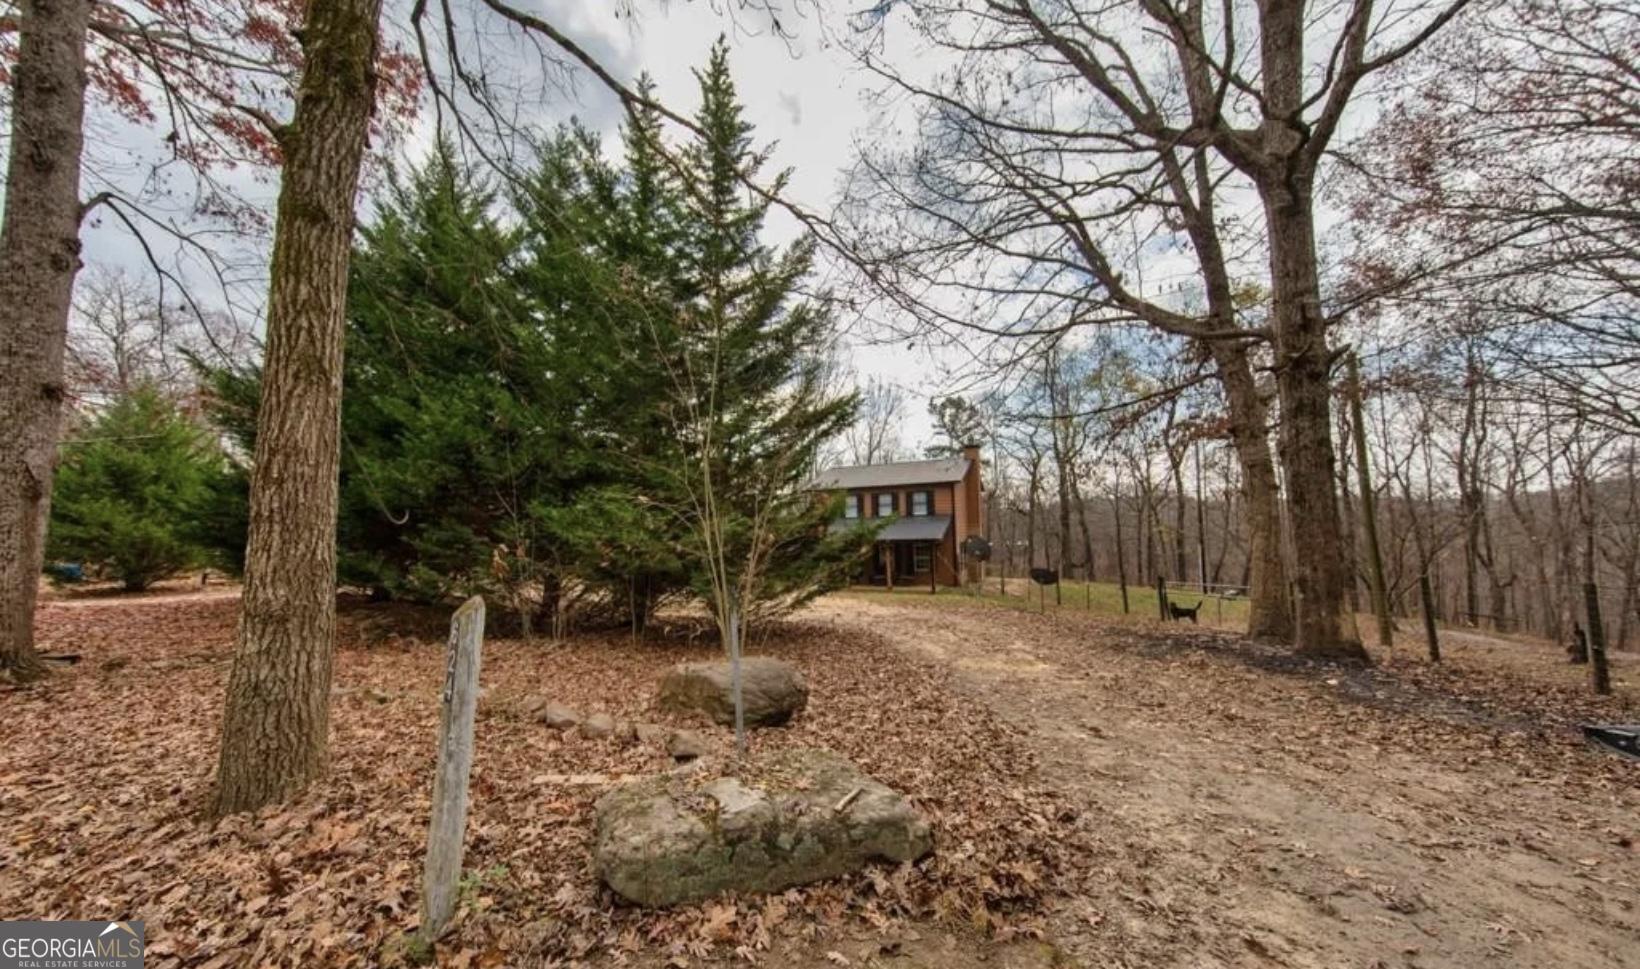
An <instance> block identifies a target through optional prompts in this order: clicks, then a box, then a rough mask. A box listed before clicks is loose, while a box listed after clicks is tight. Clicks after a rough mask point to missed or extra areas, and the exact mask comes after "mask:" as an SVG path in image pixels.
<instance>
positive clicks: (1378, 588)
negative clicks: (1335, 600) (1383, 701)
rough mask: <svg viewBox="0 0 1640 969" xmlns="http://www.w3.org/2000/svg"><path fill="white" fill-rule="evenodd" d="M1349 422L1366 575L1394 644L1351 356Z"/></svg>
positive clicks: (1357, 374) (1385, 635)
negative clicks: (1352, 434)
mask: <svg viewBox="0 0 1640 969" xmlns="http://www.w3.org/2000/svg"><path fill="white" fill-rule="evenodd" d="M1350 423H1351V426H1352V427H1353V428H1354V430H1355V471H1356V474H1358V475H1359V476H1360V478H1361V525H1362V528H1363V529H1364V530H1365V534H1366V538H1367V576H1368V577H1369V578H1370V579H1371V580H1372V614H1373V616H1374V617H1375V618H1376V619H1377V621H1378V645H1380V646H1382V647H1384V648H1385V649H1389V648H1390V647H1391V646H1393V645H1395V632H1394V629H1395V626H1394V623H1393V621H1392V620H1391V619H1390V615H1389V587H1388V586H1387V585H1386V584H1385V582H1384V555H1383V552H1382V549H1381V547H1380V546H1379V544H1378V498H1377V494H1376V493H1375V492H1374V491H1373V487H1372V465H1371V461H1370V458H1371V455H1370V452H1369V451H1368V449H1367V419H1366V415H1365V414H1364V413H1362V409H1361V365H1360V363H1358V362H1357V361H1356V359H1355V355H1354V354H1351V355H1350Z"/></svg>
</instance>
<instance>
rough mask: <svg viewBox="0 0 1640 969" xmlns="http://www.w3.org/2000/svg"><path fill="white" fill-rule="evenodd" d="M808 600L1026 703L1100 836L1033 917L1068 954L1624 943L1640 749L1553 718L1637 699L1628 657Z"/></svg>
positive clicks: (1555, 949)
mask: <svg viewBox="0 0 1640 969" xmlns="http://www.w3.org/2000/svg"><path fill="white" fill-rule="evenodd" d="M812 609H813V611H814V614H815V615H816V616H817V617H824V618H827V619H829V620H830V621H833V622H836V623H839V624H849V625H856V626H859V627H862V628H864V629H867V630H870V631H871V632H873V633H875V634H876V635H879V636H881V637H883V638H884V639H886V640H887V641H888V642H889V643H891V644H892V645H893V646H894V647H896V648H898V649H902V650H907V651H911V652H914V653H918V654H922V655H926V656H931V657H934V658H936V659H939V660H942V661H944V662H946V663H948V664H950V666H951V667H952V668H954V669H955V670H956V671H957V672H958V674H959V681H960V682H961V683H962V684H963V685H964V688H965V689H970V690H972V691H973V692H974V693H975V694H976V695H977V696H979V697H981V698H983V699H984V700H985V701H986V702H987V703H989V704H991V705H992V706H993V707H994V708H995V709H996V710H997V711H998V712H999V713H1001V714H1002V715H1003V716H1004V717H1005V718H1007V719H1009V720H1012V721H1014V722H1015V723H1016V724H1018V725H1020V726H1022V727H1024V728H1026V730H1027V731H1028V733H1029V735H1030V737H1031V738H1032V739H1031V742H1032V744H1033V746H1034V747H1035V750H1036V753H1037V755H1038V757H1039V759H1040V763H1041V770H1042V772H1043V773H1044V775H1045V777H1044V780H1045V781H1046V782H1047V783H1048V784H1049V785H1050V786H1052V787H1055V788H1058V789H1060V790H1061V791H1062V792H1064V793H1065V794H1067V795H1069V796H1071V797H1072V798H1074V799H1075V800H1076V801H1078V802H1080V803H1081V804H1083V805H1084V808H1085V814H1084V816H1083V820H1082V822H1081V823H1084V824H1091V825H1092V826H1093V827H1094V830H1095V831H1096V832H1097V843H1098V844H1099V845H1100V846H1101V854H1102V857H1100V858H1098V859H1096V860H1095V862H1094V864H1093V865H1091V866H1090V870H1089V871H1088V872H1087V877H1086V882H1085V884H1084V885H1083V886H1082V887H1081V889H1080V891H1079V892H1078V895H1077V896H1076V897H1073V898H1070V899H1067V900H1065V901H1064V902H1063V903H1062V904H1060V905H1059V906H1058V911H1057V914H1056V916H1055V919H1054V925H1055V935H1056V938H1055V939H1054V940H1053V941H1054V943H1055V944H1056V945H1057V946H1058V947H1059V949H1060V951H1062V952H1063V953H1064V954H1065V955H1067V956H1069V957H1071V958H1072V959H1074V960H1075V961H1077V962H1079V963H1082V964H1085V965H1088V966H1099V967H1107V966H1132V967H1148V969H1162V967H1181V969H1183V967H1191V969H1210V967H1223V966H1248V967H1252V966H1259V967H1272V966H1289V967H1315V969H1344V967H1426V969H1437V967H1441V969H1476V967H1484V966H1520V967H1534V969H1536V967H1553V969H1616V967H1627V966H1640V907H1637V906H1640V847H1637V842H1640V763H1635V762H1632V761H1628V760H1624V759H1622V758H1620V757H1617V756H1615V755H1607V754H1604V753H1601V752H1599V751H1596V750H1593V749H1590V748H1587V747H1585V746H1584V745H1583V744H1582V742H1581V741H1580V740H1579V739H1578V736H1577V734H1576V733H1575V731H1574V730H1573V729H1572V727H1573V724H1575V722H1576V721H1577V720H1579V719H1609V720H1629V721H1633V720H1640V702H1637V699H1636V694H1637V692H1640V670H1637V668H1636V665H1635V664H1633V663H1632V662H1631V663H1628V664H1625V665H1620V666H1619V667H1618V679H1619V681H1620V682H1619V690H1618V696H1617V697H1615V698H1609V699H1603V700H1596V699H1594V698H1592V697H1587V696H1585V694H1584V693H1583V691H1582V690H1581V688H1580V686H1579V684H1578V683H1577V681H1576V680H1575V679H1569V678H1568V677H1569V676H1570V675H1571V674H1569V673H1567V671H1564V670H1562V669H1559V668H1556V667H1555V666H1554V665H1553V664H1554V663H1555V661H1556V657H1553V656H1546V657H1543V658H1542V659H1541V661H1540V660H1539V659H1538V658H1537V657H1535V656H1528V657H1526V659H1525V660H1524V661H1521V658H1520V657H1518V656H1517V657H1512V659H1514V660H1516V661H1515V662H1511V663H1498V664H1494V663H1491V662H1490V661H1489V660H1488V657H1487V656H1486V655H1485V651H1484V650H1482V649H1480V647H1477V646H1474V645H1469V646H1460V647H1459V648H1457V649H1454V650H1453V651H1452V652H1453V654H1454V655H1452V656H1449V657H1448V661H1447V663H1446V664H1445V665H1444V666H1443V667H1442V668H1440V669H1431V668H1429V667H1428V666H1427V664H1424V663H1422V661H1420V660H1415V659H1414V658H1411V657H1406V658H1403V659H1401V660H1391V661H1390V662H1387V663H1385V664H1383V665H1381V666H1380V667H1378V668H1377V669H1375V670H1372V671H1352V670H1346V669H1339V668H1333V667H1327V666H1321V665H1316V664H1308V663H1296V662H1293V661H1291V660H1290V659H1288V658H1287V657H1285V656H1284V655H1283V654H1281V653H1279V652H1277V651H1275V650H1269V649H1261V648H1259V647H1257V646H1255V645H1252V644H1248V643H1245V642H1244V641H1242V640H1240V639H1238V638H1236V637H1232V636H1227V635H1222V634H1218V633H1212V632H1207V631H1197V630H1194V629H1190V628H1189V627H1184V626H1174V627H1166V628H1165V630H1164V627H1161V626H1160V625H1159V624H1148V625H1145V624H1123V623H1115V622H1111V621H1108V620H1107V621H1099V620H1095V619H1091V618H1087V617H1081V616H1064V615H1057V616H1056V615H1037V614H1032V613H1027V612H1023V611H1018V610H1008V609H999V608H997V607H995V606H993V605H986V604H983V603H975V604H972V605H968V604H965V603H963V602H961V601H954V599H952V598H944V599H942V601H940V602H938V603H935V602H929V603H927V604H923V605H918V604H917V603H916V601H915V600H914V599H911V598H909V597H908V599H907V601H906V602H905V603H904V604H901V603H899V602H893V603H885V602H881V601H868V600H866V599H863V598H859V597H850V596H838V597H833V598H830V599H827V600H824V601H822V602H820V603H818V604H816V605H815V606H813V607H812ZM1500 645H1506V646H1507V648H1510V649H1525V648H1526V647H1521V646H1518V645H1514V644H1500ZM1539 667H1541V676H1540V677H1538V678H1535V679H1534V677H1533V675H1532V673H1531V672H1530V671H1532V670H1535V669H1538V668H1539ZM1500 670H1501V672H1499V671H1500Z"/></svg>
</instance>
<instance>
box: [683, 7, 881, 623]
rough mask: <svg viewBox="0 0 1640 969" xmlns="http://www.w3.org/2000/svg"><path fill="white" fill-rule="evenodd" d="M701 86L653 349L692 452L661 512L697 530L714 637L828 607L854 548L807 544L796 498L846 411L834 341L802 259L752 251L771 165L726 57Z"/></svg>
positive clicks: (702, 589)
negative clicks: (777, 612)
mask: <svg viewBox="0 0 1640 969" xmlns="http://www.w3.org/2000/svg"><path fill="white" fill-rule="evenodd" d="M697 78H698V79H699V83H700V90H701V107H700V111H699V113H698V115H697V116H696V118H695V122H696V126H697V128H698V131H699V134H698V135H697V136H696V138H695V140H694V142H693V143H692V144H691V145H690V146H689V147H688V149H687V151H685V152H684V154H683V160H684V164H683V166H682V167H683V169H684V172H683V178H684V181H685V186H684V187H685V194H684V209H685V213H686V220H685V231H684V239H683V245H682V252H681V255H682V261H683V263H684V265H685V266H687V267H688V281H689V284H688V285H687V286H686V287H684V288H683V290H682V291H681V292H680V293H679V294H678V295H679V296H680V298H681V305H680V312H679V314H678V315H677V317H676V322H675V326H674V329H673V330H672V331H671V332H670V333H668V332H666V331H663V330H660V329H659V328H657V329H656V338H657V343H658V344H660V347H659V349H660V350H661V351H662V354H663V356H666V357H668V359H669V360H670V361H671V363H670V367H671V372H670V373H669V374H668V377H669V380H670V384H671V389H672V392H673V396H674V400H673V402H672V414H673V415H674V419H675V420H676V421H677V424H678V426H679V428H680V431H681V433H680V437H681V439H682V442H683V444H684V447H685V450H686V451H687V452H688V453H687V454H686V459H685V460H684V461H682V462H679V463H677V464H676V465H674V466H673V467H672V468H671V469H670V470H671V471H672V479H673V480H672V491H671V494H670V496H669V497H670V499H671V500H672V501H673V502H674V503H675V504H676V506H678V507H681V508H684V509H686V510H687V511H688V512H689V514H690V516H691V517H692V518H693V519H694V524H695V529H694V530H695V533H696V535H695V537H696V539H697V540H696V541H695V543H694V546H695V547H694V555H695V558H696V562H697V567H696V568H695V569H694V586H695V591H696V592H697V593H698V594H700V595H702V596H706V597H708V598H709V599H711V600H714V605H715V606H716V607H717V610H718V613H719V623H720V625H723V624H724V623H725V620H726V619H727V618H728V616H729V615H730V614H731V613H738V614H739V615H740V616H743V617H748V618H750V617H751V616H752V614H753V613H755V612H767V611H771V610H774V609H779V608H786V607H789V606H791V605H794V604H796V603H798V602H801V601H803V600H805V599H807V598H810V597H812V596H813V595H816V594H818V593H820V592H822V591H824V590H825V589H826V588H828V587H829V584H830V583H831V582H834V581H837V580H839V579H840V577H841V575H842V574H843V568H844V567H845V565H846V564H847V563H849V562H850V561H852V559H853V557H854V555H855V554H856V553H857V552H858V551H859V542H860V539H859V536H856V535H852V534H842V535H834V536H830V537H828V538H825V539H821V538H818V537H817V536H821V535H825V534H826V529H827V525H828V523H829V521H830V520H831V518H832V517H833V516H834V515H835V512H836V509H834V508H831V507H829V506H827V505H826V504H825V503H821V502H817V501H815V500H814V499H813V497H812V496H811V495H809V494H807V493H806V492H805V491H804V487H803V486H804V483H805V482H806V481H807V480H808V479H809V477H810V476H811V475H812V473H813V471H814V466H815V460H816V457H817V455H818V453H819V449H820V446H821V445H822V444H823V443H824V442H825V441H826V440H828V439H829V438H831V437H833V436H835V435H836V434H838V433H839V432H841V431H842V429H843V428H845V427H846V426H847V425H848V424H849V422H850V421H852V419H853V416H854V409H855V404H856V399H855V398H854V396H852V395H832V394H829V393H828V392H827V390H826V388H825V382H824V379H823V372H824V356H825V353H826V352H827V350H828V349H829V348H830V346H831V343H832V339H833V335H834V327H833V324H832V321H831V318H830V316H829V315H828V314H827V312H826V310H825V308H824V307H823V305H822V304H820V303H818V302H815V301H812V300H807V299H802V298H800V297H799V296H798V294H797V290H798V287H799V285H800V284H801V283H802V281H803V280H804V279H805V278H806V277H807V275H808V273H809V271H810V268H811V266H812V263H813V256H814V252H813V246H812V243H810V242H809V241H807V240H805V241H802V242H798V243H796V244H794V245H792V246H790V247H789V248H787V249H785V250H784V251H776V250H774V249H772V248H770V247H768V246H766V245H764V244H763V242H762V241H761V238H760V236H761V233H762V229H763V225H764V221H765V219H766V216H767V214H768V205H769V203H768V201H767V199H766V198H763V197H759V196H756V195H754V194H753V193H752V192H751V191H750V190H749V188H748V187H747V186H748V185H749V184H750V183H752V182H753V181H754V180H755V178H756V177H757V176H758V173H759V171H760V169H761V168H762V166H763V164H764V160H765V159H764V156H763V155H761V154H759V153H757V152H755V151H754V150H753V148H752V147H751V126H750V125H749V124H748V123H747V122H746V121H745V119H744V116H743V111H742V107H741V104H740V102H739V99H738V97H737V95H736V92H735V87H734V82H733V79H732V77H731V75H730V70H729V62H728V45H727V43H726V42H725V41H723V40H722V39H719V41H718V43H717V44H716V45H714V47H713V48H712V53H711V57H710V59H709V61H708V63H707V66H706V68H705V69H704V70H702V71H699V72H697ZM775 182H776V190H778V188H779V186H780V185H781V184H783V183H784V182H785V176H784V175H782V176H780V177H779V178H777V179H776V180H775ZM669 337H670V338H671V339H675V340H676V341H677V347H676V352H675V353H668V352H667V351H669V350H672V349H673V348H671V347H668V346H666V345H665V341H666V340H667V339H668V338H669ZM708 506H709V507H708ZM705 519H711V521H706V520H705Z"/></svg>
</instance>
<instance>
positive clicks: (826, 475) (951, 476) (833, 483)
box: [809, 457, 968, 491]
mask: <svg viewBox="0 0 1640 969" xmlns="http://www.w3.org/2000/svg"><path fill="white" fill-rule="evenodd" d="M967 473H968V459H967V458H964V457H954V458H934V459H932V460H929V461H896V462H894V463H893V464H862V465H858V466H856V467H852V468H830V469H828V470H825V471H822V472H820V473H819V474H817V475H815V476H814V480H813V481H812V482H810V483H809V487H811V488H813V489H814V490H816V491H829V490H832V489H837V488H841V489H845V490H848V489H853V488H900V487H904V486H906V485H920V484H945V483H946V482H948V481H961V480H962V478H963V475H965V474H967Z"/></svg>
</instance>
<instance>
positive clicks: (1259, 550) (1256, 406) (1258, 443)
mask: <svg viewBox="0 0 1640 969" xmlns="http://www.w3.org/2000/svg"><path fill="white" fill-rule="evenodd" d="M1208 346H1209V348H1210V349H1211V350H1212V352H1213V360H1214V363H1215V364H1216V365H1217V367H1218V372H1219V382H1220V384H1221V385H1222V386H1223V387H1224V397H1225V401H1226V403H1227V404H1228V406H1229V410H1230V433H1231V437H1232V441H1233V443H1234V444H1235V448H1236V461H1237V463H1238V464H1240V465H1241V491H1242V496H1243V498H1244V499H1245V500H1246V502H1247V545H1248V565H1249V569H1250V572H1249V575H1248V589H1247V594H1248V596H1249V602H1248V609H1247V635H1249V636H1265V637H1270V638H1272V639H1277V640H1280V641H1281V642H1290V641H1291V640H1292V637H1293V614H1292V612H1291V610H1289V609H1288V607H1287V566H1286V563H1285V562H1284V561H1283V560H1282V557H1281V491H1280V489H1279V488H1278V487H1277V485H1276V465H1275V459H1274V458H1273V457H1272V456H1271V454H1270V436H1269V431H1268V427H1269V417H1268V409H1267V408H1266V407H1265V404H1264V400H1263V398H1261V397H1260V396H1259V393H1258V384H1257V383H1256V382H1255V381H1254V379H1253V368H1252V366H1251V365H1250V364H1249V363H1248V360H1247V349H1246V347H1245V346H1244V345H1242V344H1240V343H1232V342H1230V341H1226V340H1215V341H1212V342H1211V343H1209V344H1208Z"/></svg>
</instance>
